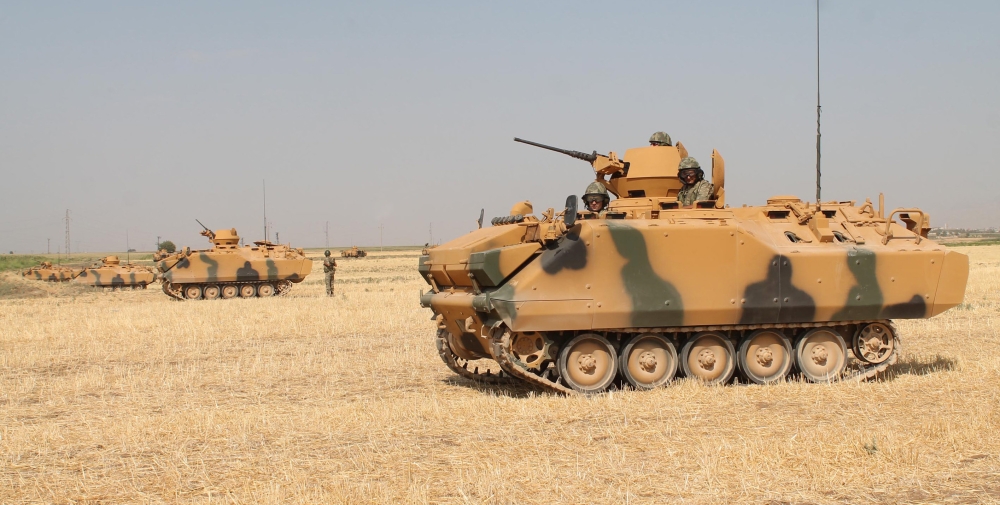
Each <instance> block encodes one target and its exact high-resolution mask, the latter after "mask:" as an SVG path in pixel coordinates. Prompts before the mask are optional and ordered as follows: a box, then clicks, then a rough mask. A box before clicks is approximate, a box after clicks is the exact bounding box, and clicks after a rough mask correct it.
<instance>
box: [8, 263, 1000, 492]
mask: <svg viewBox="0 0 1000 505" xmlns="http://www.w3.org/2000/svg"><path fill="white" fill-rule="evenodd" d="M963 251H964V252H966V253H968V254H970V255H971V258H972V261H971V263H972V273H971V278H970V283H969V288H968V291H967V294H966V303H965V304H964V305H963V306H961V307H960V308H957V309H953V310H951V311H949V312H947V313H945V314H944V315H942V316H939V317H937V318H934V319H931V320H926V321H898V323H897V325H898V328H899V330H900V332H901V335H902V339H903V353H902V356H901V359H900V361H899V362H898V363H897V364H895V365H893V366H892V367H891V369H890V371H889V373H888V374H887V375H886V376H885V377H884V378H883V379H882V380H880V381H877V382H870V383H861V384H855V383H840V384H832V385H816V384H805V383H800V382H789V383H784V384H779V385H773V386H765V387H761V386H726V387H706V386H702V385H699V384H697V383H694V382H692V381H687V380H682V381H678V382H676V383H674V384H673V385H671V386H669V387H666V388H662V389H659V390H655V391H651V392H636V391H613V392H610V393H605V394H601V395H598V396H595V397H574V398H566V397H561V396H551V395H540V394H538V393H535V392H534V391H532V390H530V389H524V388H511V387H485V386H480V385H477V384H474V383H472V382H469V381H467V380H464V379H461V378H459V377H457V376H455V375H454V374H452V373H451V372H450V371H449V370H448V369H447V368H446V367H445V366H444V364H443V363H442V362H441V360H440V358H438V356H437V353H436V352H435V350H434V345H433V334H434V324H433V323H432V322H431V321H430V320H429V319H428V318H429V316H430V312H429V311H427V310H423V309H420V307H419V306H418V302H417V295H418V292H419V290H420V289H422V288H425V287H426V286H425V285H424V284H423V282H422V281H421V280H420V279H419V277H418V276H417V273H416V262H417V255H418V253H417V252H416V251H393V252H386V253H378V252H373V253H372V254H371V255H370V256H369V257H368V258H365V259H356V260H340V261H339V263H340V269H339V272H338V276H337V294H336V297H335V298H326V297H325V296H323V285H322V279H323V275H322V268H321V267H320V265H319V263H318V262H317V263H316V267H315V268H314V269H313V273H312V274H311V275H310V276H309V278H308V279H307V280H306V281H305V282H303V283H302V284H299V285H296V286H295V287H294V288H293V289H292V291H291V293H290V294H289V296H286V297H281V298H272V299H263V300H262V299H250V300H241V299H235V300H215V301H200V302H194V301H187V302H179V301H174V300H171V299H169V298H168V297H167V296H166V295H164V294H163V293H162V292H160V290H159V289H158V286H154V287H153V288H151V289H149V290H147V291H126V292H98V291H93V290H81V289H78V288H77V287H76V286H72V285H53V284H46V285H44V288H38V289H31V288H29V287H27V286H31V285H28V284H26V283H31V282H35V281H27V280H23V279H21V278H20V277H19V276H17V275H15V274H13V273H6V274H3V276H2V279H0V280H2V281H3V283H4V284H6V285H8V286H13V288H11V289H8V290H7V292H8V293H10V294H9V295H8V296H6V297H5V298H4V299H2V300H0V437H2V439H0V502H3V503H34V502H46V503H145V502H184V503H209V502H218V503H518V504H520V503H539V504H542V503H664V502H683V503H723V502H734V501H735V502H752V503H995V502H1000V437H998V436H997V435H998V434H1000V407H998V405H1000V394H998V388H1000V334H998V330H997V326H998V324H1000V319H998V309H1000V293H998V289H1000V247H996V246H990V247H968V248H964V249H963ZM338 259H339V258H338ZM26 292H29V293H31V297H30V298H28V297H23V296H18V293H26Z"/></svg>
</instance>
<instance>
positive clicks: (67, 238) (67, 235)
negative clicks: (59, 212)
mask: <svg viewBox="0 0 1000 505" xmlns="http://www.w3.org/2000/svg"><path fill="white" fill-rule="evenodd" d="M66 259H69V209H66Z"/></svg>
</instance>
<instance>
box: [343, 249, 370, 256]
mask: <svg viewBox="0 0 1000 505" xmlns="http://www.w3.org/2000/svg"><path fill="white" fill-rule="evenodd" d="M340 256H341V257H342V258H364V257H365V256H368V251H365V250H364V249H358V246H353V247H351V248H350V249H344V250H342V251H340Z"/></svg>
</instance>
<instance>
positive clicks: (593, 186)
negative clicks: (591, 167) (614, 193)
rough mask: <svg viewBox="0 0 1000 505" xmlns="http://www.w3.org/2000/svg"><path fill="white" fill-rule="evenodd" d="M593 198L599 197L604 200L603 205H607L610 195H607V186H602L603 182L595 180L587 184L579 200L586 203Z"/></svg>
mask: <svg viewBox="0 0 1000 505" xmlns="http://www.w3.org/2000/svg"><path fill="white" fill-rule="evenodd" d="M595 198H600V199H602V200H604V206H605V207H607V206H608V202H610V201H611V197H610V196H608V188H606V187H604V185H603V184H601V183H599V182H597V181H594V182H592V183H590V184H589V185H588V186H587V190H586V191H585V192H584V193H583V197H582V198H581V200H583V204H584V205H587V201H588V200H592V199H595Z"/></svg>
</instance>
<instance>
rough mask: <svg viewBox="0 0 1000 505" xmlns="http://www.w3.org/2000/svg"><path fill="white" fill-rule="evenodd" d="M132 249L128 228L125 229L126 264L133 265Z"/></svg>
mask: <svg viewBox="0 0 1000 505" xmlns="http://www.w3.org/2000/svg"><path fill="white" fill-rule="evenodd" d="M131 253H132V248H131V247H129V245H128V228H125V264H126V265H131V264H132V255H131Z"/></svg>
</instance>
